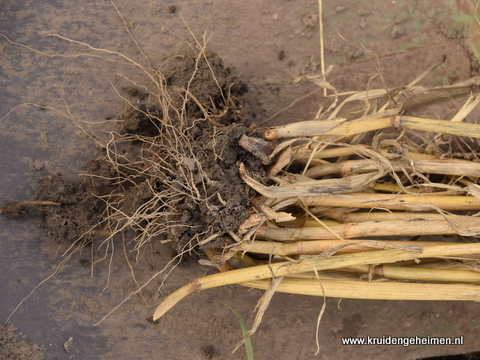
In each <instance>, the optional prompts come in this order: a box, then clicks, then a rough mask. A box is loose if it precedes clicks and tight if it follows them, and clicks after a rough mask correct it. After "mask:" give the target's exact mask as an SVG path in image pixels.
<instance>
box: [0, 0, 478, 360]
mask: <svg viewBox="0 0 480 360" xmlns="http://www.w3.org/2000/svg"><path fill="white" fill-rule="evenodd" d="M115 4H116V6H117V7H118V9H119V10H120V12H121V13H122V14H123V16H124V19H125V24H124V23H123V21H122V19H121V18H120V17H119V15H118V13H117V11H116V9H115V7H114V6H113V4H112V3H111V2H110V1H75V2H71V1H62V0H58V1H43V2H38V1H27V0H23V1H13V0H12V1H9V0H5V1H3V2H2V4H1V5H0V32H1V33H2V34H4V35H5V36H7V37H8V38H9V39H10V40H11V41H13V42H17V43H21V44H24V45H27V46H29V47H31V48H34V49H36V50H38V51H40V52H35V51H32V50H30V49H27V48H25V47H22V46H19V45H13V44H11V43H9V42H8V41H7V40H6V39H4V38H0V79H1V81H2V87H1V89H0V104H1V105H0V119H1V120H0V151H1V154H2V156H1V157H0V171H1V174H2V181H1V182H0V203H2V204H3V203H4V202H5V201H7V200H10V199H15V200H32V199H33V198H34V196H35V193H36V191H37V189H38V186H39V184H40V182H41V179H42V178H44V177H45V176H46V175H49V174H55V173H58V172H61V173H62V174H63V176H64V177H65V178H67V179H69V180H72V181H75V180H76V179H79V174H82V173H85V171H86V162H87V161H88V160H89V159H91V158H95V157H98V156H100V152H99V150H98V149H97V148H96V146H95V142H94V141H93V140H92V139H91V138H90V137H89V136H88V135H87V133H92V132H94V133H96V134H98V135H97V136H99V137H102V132H101V130H102V129H108V128H109V126H111V124H110V123H108V122H105V119H111V118H114V117H115V116H116V115H117V114H119V112H120V111H121V109H123V107H124V106H125V99H127V100H130V101H132V97H131V96H130V94H129V93H128V92H127V91H125V90H123V88H126V87H129V86H131V85H132V83H134V84H139V85H141V84H144V83H145V82H146V81H147V79H146V78H145V75H144V74H143V73H142V72H141V71H139V69H138V68H135V67H132V66H129V65H126V64H125V63H126V61H125V60H124V59H122V58H121V57H119V56H117V55H115V54H111V53H110V54H109V53H106V52H94V51H92V49H89V48H87V47H85V46H82V45H81V44H73V43H69V42H67V41H65V40H62V39H60V38H58V37H51V36H48V37H47V36H46V35H51V34H58V35H61V36H65V37H68V38H71V39H74V40H78V41H82V42H85V43H88V44H89V45H91V46H93V47H95V48H102V49H108V50H109V51H116V52H121V53H122V54H125V55H126V56H128V57H130V58H131V59H134V60H135V61H137V62H138V63H139V64H141V65H146V63H147V60H146V59H145V57H144V56H142V54H141V53H140V51H139V49H138V47H137V46H136V45H135V43H134V42H133V41H132V39H131V38H130V37H129V34H128V32H127V31H126V30H125V26H127V28H128V29H129V31H130V32H131V33H132V34H133V36H134V37H135V39H136V40H137V41H138V44H139V45H140V47H141V49H142V50H143V52H144V53H145V54H146V55H147V57H148V58H149V60H150V62H151V63H152V65H154V66H157V67H160V66H162V64H165V62H166V61H167V60H168V57H169V56H171V55H172V54H173V53H175V52H176V51H178V49H180V48H181V47H182V46H185V45H184V41H183V40H182V37H183V38H185V39H187V40H188V41H189V42H193V39H192V37H191V34H190V32H189V30H188V28H187V25H188V27H189V28H190V29H191V31H192V32H193V34H195V36H197V39H198V40H199V41H200V42H203V38H204V35H203V34H204V33H205V39H208V47H209V49H210V50H212V51H214V52H216V53H218V54H219V55H220V56H221V57H222V58H223V60H224V63H225V65H226V66H230V67H235V68H236V71H237V72H238V73H239V74H240V76H241V78H242V79H243V81H245V82H246V83H247V84H248V87H249V93H248V95H247V100H248V104H249V106H250V108H251V109H252V111H253V112H254V113H255V114H256V118H255V121H256V122H257V123H259V122H261V121H263V120H265V119H267V118H269V117H270V116H272V115H274V114H275V113H276V112H277V111H279V110H281V109H283V108H284V107H285V106H287V105H288V104H290V103H291V102H292V101H294V100H295V99H298V98H300V97H301V96H304V95H306V94H308V93H310V92H311V91H313V90H315V87H314V86H313V85H310V84H304V83H302V84H297V85H294V84H293V80H294V79H295V78H296V77H298V76H300V75H302V74H312V73H318V71H319V69H320V62H319V29H318V3H317V1H276V2H258V1H251V0H248V1H242V2H238V1H236V2H235V1H208V2H200V1H161V2H154V1H144V2H141V3H139V2H129V1H125V0H118V1H116V2H115ZM474 8H475V4H474V2H473V1H470V0H463V1H462V0H457V1H454V0H441V1H433V0H432V1H428V0H421V1H413V0H412V1H407V0H405V1H399V0H397V1H384V0H378V1H377V0H370V1H362V2H357V1H347V0H339V1H331V2H325V4H324V40H325V57H326V64H327V65H329V64H333V65H335V67H334V69H333V71H332V73H331V74H330V76H329V80H330V81H331V83H332V84H333V85H334V86H336V87H337V88H338V89H339V90H341V91H342V90H363V89H365V88H366V87H367V81H368V79H369V78H370V77H371V76H372V75H374V74H375V73H376V72H377V70H378V69H376V68H375V66H373V65H374V64H376V59H375V56H374V55H370V57H371V58H370V59H369V57H368V56H367V54H365V52H364V51H362V46H364V47H365V48H366V49H368V50H371V51H373V52H374V53H375V54H376V56H378V58H379V61H380V70H381V71H382V72H383V74H384V75H385V78H386V81H387V84H388V85H389V86H394V85H405V84H407V83H408V82H410V81H411V80H413V79H414V78H415V76H416V75H418V74H419V73H420V72H422V71H423V70H424V69H425V68H426V67H427V66H429V65H431V64H432V63H435V62H437V61H440V60H441V59H442V57H443V56H444V55H446V62H445V64H444V65H443V66H442V67H440V68H439V69H437V70H436V71H435V72H434V73H432V74H431V75H430V76H429V77H428V78H427V79H426V80H425V81H424V82H423V83H422V84H429V85H433V84H434V85H441V84H450V83H453V82H455V81H459V80H463V79H466V78H468V77H470V76H471V75H473V74H478V71H479V67H478V59H479V58H480V56H479V54H480V51H479V45H478V44H479V36H480V35H479V31H480V26H479V25H478V23H477V22H476V20H475V18H474V17H473V13H474ZM337 33H339V34H341V35H342V36H343V38H344V39H345V40H344V39H342V38H341V37H340V36H339V35H338V34H337ZM54 54H56V55H55V56H53V55H54ZM59 55H61V56H59ZM91 55H96V56H99V57H92V56H91ZM372 59H373V61H372ZM320 93H321V92H319V91H317V92H315V93H314V94H312V95H310V96H308V97H305V98H304V99H303V100H300V101H298V102H296V104H295V105H294V106H293V107H292V108H290V110H288V111H285V112H283V113H281V114H280V115H279V116H277V117H276V118H275V119H274V120H272V121H270V122H268V123H267V124H272V123H277V124H278V123H285V122H289V121H299V120H307V119H311V118H312V117H313V116H314V114H315V113H316V111H317V110H318V108H319V107H320V106H321V105H322V103H323V100H322V99H321V97H320ZM124 98H125V99H124ZM452 103H453V106H452ZM461 103H462V99H461V98H456V99H454V100H453V101H451V102H448V104H446V103H440V104H436V105H433V106H428V107H421V106H419V107H416V108H415V109H414V110H412V111H415V112H416V113H417V114H421V115H425V116H431V117H437V116H438V117H440V118H448V117H449V116H451V114H453V113H454V112H455V108H457V109H458V108H459V107H460V106H461ZM21 104H35V105H25V106H21V107H18V106H19V105H21ZM16 107H18V108H16ZM15 108H16V109H15ZM13 109H15V110H13ZM12 110H13V111H12ZM476 114H477V115H472V116H477V118H478V112H477V113H476ZM7 115H8V116H7ZM82 129H85V130H86V132H85V131H83V130H82ZM64 250H66V249H65V248H64V246H58V245H57V244H56V243H55V242H54V241H52V240H51V239H49V238H48V236H47V233H46V230H45V228H44V225H43V220H42V219H41V218H40V217H38V216H36V215H34V214H32V215H28V216H27V217H26V218H24V219H19V220H14V221H12V220H8V219H5V218H4V217H1V218H0V288H1V290H0V321H2V322H3V321H4V320H6V319H7V318H8V316H9V315H10V314H11V313H12V311H13V310H14V309H15V307H16V306H17V305H18V303H19V302H20V301H21V300H22V299H24V298H25V297H26V296H27V295H28V294H29V293H30V292H31V291H32V289H33V288H34V287H35V286H36V285H37V284H38V283H40V282H41V281H42V280H43V279H45V278H46V277H47V276H48V275H50V274H51V269H52V268H53V267H54V266H55V264H57V263H59V262H60V261H61V260H62V258H61V254H62V253H63V251H64ZM112 250H113V258H112V261H110V257H108V258H107V260H106V261H104V262H102V263H100V264H98V265H97V266H96V267H95V268H94V271H93V276H92V274H91V268H90V266H89V264H88V261H89V259H90V258H91V254H90V253H89V251H88V250H85V251H84V252H83V253H82V254H79V255H78V256H76V257H75V258H73V259H72V260H71V261H70V262H69V263H67V264H66V265H65V266H64V268H63V270H62V272H61V273H60V274H59V275H58V276H56V277H55V278H53V279H50V280H48V281H47V282H46V283H45V284H44V285H42V286H41V287H40V288H38V289H37V290H36V291H35V292H34V293H33V295H32V296H31V297H30V298H29V299H28V300H26V301H25V302H24V303H23V304H22V305H21V306H20V308H19V309H18V310H17V311H16V312H15V314H14V315H13V316H12V317H11V318H10V322H11V323H12V324H13V325H15V326H16V327H17V328H18V330H17V332H16V334H17V335H18V337H17V338H16V339H15V337H14V336H13V335H12V334H13V333H12V328H9V329H8V331H4V332H3V333H2V334H1V335H2V341H1V342H0V349H3V353H0V357H1V356H4V355H5V353H6V352H7V351H10V352H9V354H16V353H15V351H17V353H19V354H20V353H23V354H30V355H29V356H31V358H34V357H33V356H34V355H31V354H32V352H33V353H35V354H37V356H38V358H42V356H43V355H42V353H43V354H44V358H46V359H71V358H72V359H73V358H75V359H112V358H123V359H128V358H137V359H152V358H162V359H178V358H189V359H209V358H213V359H243V358H245V354H244V352H242V349H241V350H239V351H238V352H237V353H236V354H234V355H231V350H232V349H233V348H234V346H235V344H236V342H237V341H238V340H239V339H240V337H241V333H240V328H239V325H238V323H237V319H236V318H235V317H234V315H233V314H232V313H231V312H230V310H228V309H227V308H226V307H225V306H223V305H222V303H221V302H225V303H226V304H228V305H229V306H231V307H232V308H234V309H236V310H237V311H238V312H240V313H241V314H242V316H243V317H244V318H245V320H246V321H247V323H249V324H251V323H252V321H253V318H254V314H253V313H252V310H253V308H254V306H255V304H256V301H257V300H258V299H259V297H260V296H261V292H260V291H257V290H251V291H249V290H248V289H246V288H242V287H239V286H231V287H227V288H221V289H212V290H207V291H205V292H203V293H198V294H194V295H192V296H190V297H189V298H187V299H186V300H184V301H183V302H181V303H180V304H179V305H178V306H177V307H176V308H174V309H173V310H172V311H170V312H169V313H167V314H166V315H165V317H164V318H162V319H161V320H160V321H159V323H158V324H152V323H150V322H149V321H148V320H147V318H149V317H150V316H151V314H152V310H153V307H154V306H155V305H156V304H157V303H158V302H159V301H160V300H161V298H162V297H163V296H164V295H166V294H169V293H170V292H172V291H173V290H174V289H176V288H178V287H179V286H181V285H183V284H184V283H186V282H187V281H189V280H191V279H193V278H195V277H198V276H202V275H204V274H206V273H212V272H213V270H211V269H209V268H205V267H201V266H199V265H198V264H196V263H192V262H186V263H182V265H181V266H179V267H177V268H176V269H175V271H174V272H172V273H171V275H170V277H169V278H168V280H167V281H166V283H165V284H164V286H163V287H162V291H161V293H159V294H156V293H155V292H154V291H153V290H150V291H149V292H148V293H146V298H147V300H148V304H147V305H145V304H144V303H143V301H142V299H140V298H139V297H138V296H134V297H132V298H131V299H130V300H129V301H128V302H126V303H125V304H124V305H123V306H122V307H121V308H119V309H118V310H117V311H116V312H114V313H113V314H112V315H111V316H110V317H108V318H107V319H106V320H105V321H104V322H103V323H102V324H100V325H98V326H93V324H94V323H95V322H97V321H98V320H100V319H101V318H102V317H103V316H104V315H105V314H107V313H108V312H109V311H110V310H112V309H113V307H115V306H116V305H118V304H119V303H120V302H121V301H122V300H123V299H124V298H126V297H127V296H128V295H129V294H130V293H131V292H132V291H134V290H135V289H136V285H135V283H134V282H133V280H132V278H131V276H130V269H129V268H128V266H127V265H126V263H125V261H124V254H123V249H122V248H121V247H120V246H119V247H118V248H115V249H111V248H110V249H108V251H109V252H108V254H107V255H108V256H110V255H111V254H112ZM103 251H105V249H103ZM171 253H172V251H171V249H170V248H169V246H168V245H158V244H157V245H155V246H152V247H151V248H150V249H149V250H148V251H145V253H144V254H143V255H142V259H141V260H142V261H140V262H139V263H138V264H137V265H135V273H136V276H137V280H138V281H139V282H140V283H143V282H144V281H146V280H147V279H149V278H150V277H151V275H152V274H153V271H154V270H155V269H160V268H162V267H163V266H164V265H165V264H166V263H167V262H168V261H169V260H170V259H171ZM131 256H132V257H131V260H132V261H133V260H134V259H133V255H132V254H131ZM109 271H110V277H108V273H109ZM160 280H161V279H159V281H160ZM107 285H108V286H107ZM321 305H322V301H321V300H320V299H316V298H309V297H303V296H293V295H286V294H276V295H275V296H274V298H273V301H272V303H271V305H270V307H269V309H268V311H267V313H266V314H265V317H264V320H263V323H262V325H261V326H260V328H259V330H258V332H257V334H256V335H255V336H254V338H253V347H254V351H255V355H256V357H257V358H258V359H306V358H312V357H313V354H314V352H315V323H316V316H317V314H318V312H319V310H320V307H321ZM478 309H479V305H478V304H474V303H453V302H451V303H449V302H428V303H424V302H394V301H388V302H387V301H356V300H343V301H341V302H340V303H339V302H338V300H337V299H329V300H328V301H327V311H326V313H325V315H324V318H323V321H322V324H321V327H320V344H321V352H320V356H321V358H325V359H337V358H339V359H344V358H351V359H357V358H386V357H389V358H408V359H411V358H421V357H426V356H433V355H440V354H457V353H465V352H472V351H476V350H477V351H478V350H480V340H479V338H478V333H479V331H480V320H478V316H477V314H478V313H479V311H478ZM384 335H391V336H415V335H418V336H448V337H455V336H464V339H465V345H464V346H457V347H454V346H411V347H402V346H388V347H387V346H364V347H358V346H355V347H354V346H342V345H341V341H340V339H341V338H342V337H345V336H384ZM71 337H72V338H73V340H72V341H71V342H68V340H69V339H70V338H71ZM5 339H7V340H8V341H5ZM22 342H25V343H22ZM65 343H67V344H66V345H65ZM32 344H37V345H38V347H35V346H33V345H32ZM7 345H8V346H7ZM29 345H32V346H29ZM41 346H43V350H42V348H41ZM65 348H66V349H68V350H69V352H68V353H67V352H66V350H65ZM28 352H29V353H28ZM12 356H13V355H12Z"/></svg>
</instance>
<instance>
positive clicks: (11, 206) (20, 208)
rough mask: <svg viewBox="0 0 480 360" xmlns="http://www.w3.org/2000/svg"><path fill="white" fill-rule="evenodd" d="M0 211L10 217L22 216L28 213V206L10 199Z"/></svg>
mask: <svg viewBox="0 0 480 360" xmlns="http://www.w3.org/2000/svg"><path fill="white" fill-rule="evenodd" d="M0 211H1V213H2V214H3V215H5V216H6V217H7V218H9V219H17V218H21V217H24V216H25V215H27V214H28V208H27V207H26V206H25V205H23V204H22V203H19V202H18V201H13V200H8V201H7V202H6V203H5V205H3V207H2V208H1V210H0Z"/></svg>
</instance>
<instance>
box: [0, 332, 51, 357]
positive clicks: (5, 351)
mask: <svg viewBox="0 0 480 360" xmlns="http://www.w3.org/2000/svg"><path fill="white" fill-rule="evenodd" d="M16 331H17V328H16V327H15V326H13V325H11V324H7V325H3V326H0V359H10V360H43V359H45V348H44V347H43V345H37V344H32V343H29V342H28V341H27V342H25V341H17V338H18V335H16V334H15V332H16Z"/></svg>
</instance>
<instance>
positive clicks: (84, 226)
mask: <svg viewBox="0 0 480 360" xmlns="http://www.w3.org/2000/svg"><path fill="white" fill-rule="evenodd" d="M166 63H167V65H168V66H165V68H162V69H160V70H159V71H158V72H155V77H153V78H154V79H156V81H155V84H154V87H155V88H156V91H149V95H148V96H145V94H144V92H143V90H137V91H132V90H131V89H130V90H129V91H128V93H129V94H130V95H132V94H133V95H136V98H134V99H133V100H127V102H128V104H127V108H126V109H125V110H124V111H123V112H122V113H121V114H120V115H119V116H118V125H117V129H116V130H115V131H112V132H110V133H109V136H110V139H109V140H108V141H107V142H106V143H105V144H104V145H103V150H104V156H102V157H101V158H98V159H94V160H92V161H90V162H89V163H88V166H87V168H88V172H87V176H86V177H85V179H84V181H83V182H81V183H79V184H73V183H69V182H66V181H65V180H64V179H62V177H61V176H60V175H53V176H49V177H47V178H46V179H45V180H44V182H43V184H42V186H41V188H40V190H39V191H38V194H37V200H38V201H55V202H60V203H61V204H62V206H59V207H58V206H42V207H39V211H40V213H41V214H42V215H44V216H45V219H46V221H47V227H48V231H49V234H50V236H52V237H53V238H54V239H55V240H56V241H58V242H63V241H67V242H75V241H78V239H80V238H82V239H83V240H84V241H86V243H88V242H90V241H91V240H92V239H93V238H96V237H98V236H100V235H101V236H103V238H104V239H107V240H109V239H113V237H114V236H115V234H118V233H120V232H122V231H124V230H128V229H134V230H136V233H137V236H136V238H135V245H134V247H135V248H136V249H137V250H138V249H139V248H140V247H141V246H143V245H144V244H145V243H147V242H148V241H150V240H152V239H154V240H163V241H169V242H171V243H172V245H173V247H174V249H175V250H176V251H177V252H178V253H185V252H186V251H187V250H188V251H191V250H192V249H193V248H195V247H198V246H200V247H202V248H212V247H218V246H221V245H223V244H225V243H226V242H228V241H232V240H231V239H229V238H228V237H227V236H226V234H228V233H229V232H231V231H233V230H235V229H236V228H238V226H239V225H240V224H242V223H243V222H244V221H245V219H246V218H247V217H248V208H249V206H248V204H249V201H250V199H251V198H252V197H253V194H254V193H253V190H251V189H250V188H249V187H248V186H247V185H246V184H245V183H244V182H243V180H241V178H240V175H239V173H238V163H239V162H241V163H244V164H245V166H246V167H247V168H249V169H251V170H252V171H254V172H261V165H260V164H259V163H258V162H257V161H256V159H255V158H254V157H253V156H252V155H251V154H250V153H248V152H247V151H246V150H244V149H242V148H241V147H240V146H239V145H238V141H239V139H240V137H241V136H242V135H245V134H251V133H252V130H251V129H250V128H249V125H250V124H249V120H248V117H249V116H248V115H249V114H248V111H246V110H245V108H244V107H243V105H242V95H244V93H245V92H246V91H247V88H246V86H245V84H243V83H242V82H241V81H240V80H239V79H238V78H237V77H236V75H235V74H234V72H233V71H232V70H231V69H228V68H225V67H224V66H223V63H222V61H221V59H220V58H219V57H218V56H216V55H214V54H212V53H208V54H207V53H205V52H202V53H200V55H198V56H196V57H195V56H194V55H192V54H187V55H184V56H177V57H172V58H170V59H169V60H168V61H167V62H166Z"/></svg>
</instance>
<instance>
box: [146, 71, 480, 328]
mask: <svg viewBox="0 0 480 360" xmlns="http://www.w3.org/2000/svg"><path fill="white" fill-rule="evenodd" d="M432 68H433V67H432ZM430 70H431V69H430ZM426 73H427V72H426ZM426 73H424V74H422V76H420V77H419V78H418V79H416V81H414V82H413V83H411V84H410V85H409V86H408V87H406V88H402V89H400V88H398V89H388V90H386V89H378V90H370V91H368V92H358V93H353V94H352V93H350V96H349V97H347V98H346V99H345V100H343V102H341V103H340V105H339V106H338V107H336V108H335V106H332V107H331V109H329V112H326V113H323V114H320V115H318V116H317V118H316V119H315V120H313V121H305V122H298V123H292V124H288V125H284V126H278V127H272V128H267V129H266V130H265V133H264V138H265V139H266V140H267V141H271V142H274V143H275V144H276V147H275V150H274V151H273V152H271V153H269V154H268V153H267V154H263V155H259V154H258V152H259V151H258V150H257V154H256V155H257V156H258V157H259V158H265V157H268V158H269V159H272V160H275V161H273V165H271V166H270V168H269V169H268V170H267V173H268V179H265V181H263V182H260V181H258V180H256V179H254V178H253V176H251V174H250V175H249V174H248V173H247V171H246V170H245V169H244V167H243V166H242V165H241V164H240V174H241V176H242V178H243V180H244V181H245V182H246V183H247V184H248V185H249V186H250V187H251V188H252V189H254V190H255V191H256V192H257V194H258V196H257V197H256V198H255V199H253V200H252V202H251V203H252V205H253V206H252V209H251V214H250V217H249V218H248V219H247V220H246V221H245V222H244V223H243V224H242V225H241V226H240V228H239V229H238V231H237V232H236V233H231V236H232V237H233V239H234V240H235V243H234V244H233V245H229V246H224V247H223V248H220V249H212V250H208V251H207V255H208V256H209V258H210V261H204V263H206V264H210V265H214V266H216V267H217V268H218V269H219V270H220V273H218V274H214V275H209V276H205V277H203V278H199V279H196V280H193V281H191V282H190V283H189V284H187V285H186V286H184V287H182V288H181V289H179V290H178V291H176V292H174V293H173V294H171V295H170V296H168V297H167V298H166V299H165V300H164V302H163V303H161V304H160V305H159V306H158V307H157V309H156V311H155V314H154V319H158V318H160V317H161V316H162V315H163V314H164V313H165V312H166V311H168V309H170V308H171V307H173V306H174V305H175V304H176V303H177V302H178V301H180V300H181V299H182V298H183V297H185V296H187V295H188V294H191V293H193V292H196V291H199V290H204V289H208V288H212V287H217V286H224V285H229V284H240V285H243V286H247V287H252V288H258V289H265V290H267V291H266V293H265V295H264V297H263V298H262V305H261V306H260V311H259V314H258V315H257V320H256V321H255V324H254V326H253V329H252V330H251V331H250V333H249V335H251V334H252V333H253V332H254V331H255V329H256V327H257V326H258V324H259V322H260V320H261V317H262V314H263V311H264V310H265V308H266V305H267V304H268V302H269V300H270V298H271V296H272V294H273V293H274V292H275V291H279V292H286V293H294V294H306V295H314V296H322V297H336V298H354V299H388V300H473V301H480V286H479V284H480V243H479V242H477V240H476V239H477V238H478V236H479V235H480V220H479V218H478V217H477V215H478V211H479V210H480V186H479V185H478V184H477V180H478V178H479V177H480V165H479V163H478V157H477V151H476V149H477V148H478V142H477V141H478V140H477V139H479V138H480V125H477V124H472V123H468V122H466V121H465V118H466V117H467V115H468V114H469V113H470V112H471V110H472V109H473V108H474V107H475V105H477V104H478V103H479V102H480V95H478V94H477V95H470V97H469V98H468V100H467V102H466V103H465V105H464V106H463V107H462V108H461V109H460V111H459V112H458V113H457V114H456V115H455V116H454V117H453V118H452V119H444V120H439V119H426V118H419V117H412V116H403V115H402V112H403V109H402V105H401V104H402V102H403V101H404V100H405V99H408V98H409V97H410V96H411V94H413V93H417V94H418V93H422V94H427V95H428V94H430V92H431V90H432V89H427V88H423V87H419V86H417V85H416V83H417V82H418V81H419V80H421V78H422V77H423V76H425V75H426ZM478 83H479V78H474V79H471V80H468V81H465V82H462V83H458V84H455V85H453V86H449V87H445V88H443V90H444V91H445V92H447V91H450V90H451V89H461V88H469V87H470V86H471V85H474V84H478ZM319 84H320V85H322V86H324V87H326V88H328V89H333V87H331V86H330V85H328V84H327V83H326V82H325V81H324V80H322V81H320V82H319ZM435 90H438V89H437V88H436V89H435ZM334 96H335V101H336V100H337V99H338V98H339V96H341V94H335V95H334ZM353 102H357V103H360V104H361V105H362V104H363V109H364V112H363V114H362V116H361V117H355V116H352V115H351V114H352V112H349V113H346V111H344V112H342V111H341V110H342V109H346V108H347V104H349V105H351V103H353ZM365 109H366V110H365ZM258 141H259V142H260V140H258ZM264 163H265V162H264ZM472 239H473V240H472Z"/></svg>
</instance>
